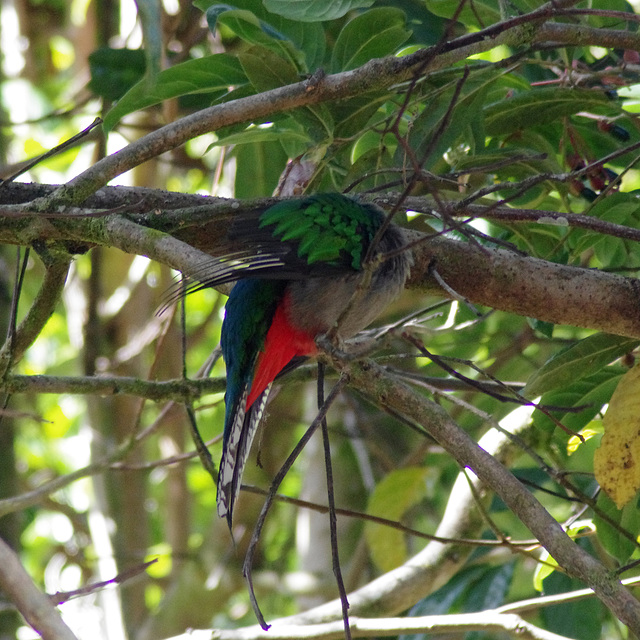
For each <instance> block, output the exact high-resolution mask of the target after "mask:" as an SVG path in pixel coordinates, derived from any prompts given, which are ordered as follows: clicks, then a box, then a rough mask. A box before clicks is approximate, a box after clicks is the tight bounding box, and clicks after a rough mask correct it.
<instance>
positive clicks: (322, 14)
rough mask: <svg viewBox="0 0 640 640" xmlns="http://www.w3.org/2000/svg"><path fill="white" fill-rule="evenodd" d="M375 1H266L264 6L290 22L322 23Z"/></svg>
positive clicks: (368, 5)
mask: <svg viewBox="0 0 640 640" xmlns="http://www.w3.org/2000/svg"><path fill="white" fill-rule="evenodd" d="M373 3H374V0H331V1H330V2H327V0H264V6H265V7H266V8H267V9H268V10H269V11H272V12H273V13H277V14H279V15H281V16H284V17H285V18H289V19H290V20H300V21H302V22H322V21H324V20H335V19H336V18H341V17H342V16H343V15H345V14H346V13H348V12H349V11H352V10H353V9H361V8H363V7H370V6H371V5H372V4H373Z"/></svg>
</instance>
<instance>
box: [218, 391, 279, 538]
mask: <svg viewBox="0 0 640 640" xmlns="http://www.w3.org/2000/svg"><path fill="white" fill-rule="evenodd" d="M270 390H271V385H268V386H267V388H266V389H265V390H264V391H263V392H262V393H261V394H260V396H258V398H257V399H256V401H255V402H254V403H253V404H252V405H251V407H250V408H249V410H248V411H246V409H245V407H246V404H247V397H248V395H249V389H248V387H247V388H245V390H244V392H243V394H242V397H241V398H240V402H239V403H238V409H237V411H236V413H235V415H234V417H233V424H232V426H231V431H230V432H229V440H228V442H227V445H226V447H225V448H224V450H223V452H222V460H221V461H220V471H219V472H218V515H219V516H220V517H221V518H226V519H227V522H228V524H229V528H231V524H232V520H233V508H234V505H235V502H236V499H237V498H238V494H239V493H240V485H241V484H242V472H243V471H244V466H245V464H246V462H247V458H248V456H249V451H250V449H251V443H252V442H253V438H254V437H255V435H256V431H257V429H258V426H259V425H260V421H261V420H262V416H263V415H264V409H265V407H266V406H267V399H268V398H269V391H270Z"/></svg>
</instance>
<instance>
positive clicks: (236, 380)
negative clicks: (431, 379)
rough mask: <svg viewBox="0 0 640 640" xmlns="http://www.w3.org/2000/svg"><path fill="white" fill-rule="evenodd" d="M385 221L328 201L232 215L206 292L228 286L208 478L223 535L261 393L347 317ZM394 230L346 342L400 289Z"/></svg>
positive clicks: (356, 306)
mask: <svg viewBox="0 0 640 640" xmlns="http://www.w3.org/2000/svg"><path fill="white" fill-rule="evenodd" d="M384 220H385V214H384V212H383V211H382V210H381V209H379V208H378V207H376V206H375V205H372V204H364V203H359V202H357V201H356V200H353V199H351V198H348V197H346V196H343V195H341V194H338V193H329V194H318V195H312V196H307V197H305V198H302V199H294V200H285V201H282V202H280V203H278V204H276V205H274V206H272V207H270V208H269V209H267V210H265V211H263V212H261V213H255V212H254V213H249V214H240V215H239V216H237V217H236V218H234V221H233V222H232V224H231V228H230V229H229V238H230V239H231V241H232V242H233V243H234V246H237V247H238V249H237V250H236V251H233V252H231V253H228V254H227V255H225V256H223V257H222V258H220V259H219V260H217V261H216V264H215V266H214V267H213V269H211V270H208V273H207V276H206V277H205V278H203V279H202V281H203V284H205V285H206V286H216V285H219V284H222V283H225V282H231V281H233V280H237V283H236V285H235V286H234V287H233V289H232V291H231V294H230V295H229V300H228V301H227V305H226V308H225V319H224V322H223V324H222V335H221V340H220V342H221V346H222V355H223V357H224V360H225V363H226V367H227V390H226V394H225V402H226V414H225V423H224V435H223V443H222V460H221V461H220V470H219V474H218V514H219V515H220V517H226V518H227V521H228V523H229V526H231V521H232V516H233V507H234V504H235V501H236V498H237V497H238V493H239V491H240V483H241V479H242V471H243V469H244V465H245V462H246V460H247V456H248V455H249V449H250V447H251V442H252V440H253V437H254V435H255V433H256V429H257V428H258V425H259V423H260V419H261V418H262V415H263V412H264V409H265V406H266V404H267V398H268V396H269V391H270V389H271V385H272V383H273V381H274V379H275V378H276V376H277V375H278V374H279V373H280V372H281V371H282V370H283V369H284V368H285V367H286V366H287V365H288V364H290V363H291V361H292V360H294V359H297V358H299V357H301V356H312V355H314V353H315V352H316V345H315V338H316V337H317V336H319V335H321V334H323V333H326V332H327V331H329V330H330V329H331V328H332V327H333V326H334V325H335V324H336V322H337V321H338V318H339V317H340V316H341V314H342V313H343V311H344V310H345V309H346V308H347V306H348V305H349V303H350V300H351V298H352V296H353V294H354V292H355V291H356V287H357V285H358V282H359V281H360V280H361V278H362V274H363V262H364V260H365V257H366V256H367V252H368V250H369V247H370V246H371V243H372V241H373V239H374V237H375V235H376V232H377V231H378V230H379V229H380V227H381V225H382V224H383V222H384ZM405 245H406V239H405V235H404V232H403V231H402V229H401V228H400V227H397V226H395V225H389V227H388V228H387V229H386V230H385V232H384V234H383V235H382V238H381V239H380V240H379V242H378V243H377V246H376V247H375V248H374V251H373V256H372V257H373V258H374V259H375V258H376V256H378V257H379V256H380V255H387V254H388V255H389V259H387V260H384V261H381V262H379V263H377V267H376V269H375V271H374V272H373V274H372V277H371V282H370V285H369V287H368V289H367V290H366V291H364V293H363V294H362V295H359V296H358V297H356V299H355V300H354V302H353V304H352V306H351V307H350V309H349V311H348V313H347V315H346V316H345V317H344V318H343V319H342V321H341V323H340V325H339V327H338V335H339V336H340V337H341V338H349V337H351V336H353V335H355V334H356V333H357V332H358V331H360V330H361V329H363V328H365V327H366V326H367V325H369V324H370V323H371V322H372V321H373V320H374V319H375V318H376V317H377V316H378V315H379V314H380V313H381V312H382V310H383V309H384V308H385V307H386V305H387V304H388V303H389V302H391V300H393V298H395V297H396V296H397V295H398V293H399V292H400V291H401V290H402V288H403V287H404V283H405V280H406V278H407V276H408V273H409V268H410V265H411V258H410V257H409V255H408V253H407V252H406V251H402V248H403V247H404V246H405Z"/></svg>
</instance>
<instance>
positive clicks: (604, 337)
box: [522, 333, 640, 398]
mask: <svg viewBox="0 0 640 640" xmlns="http://www.w3.org/2000/svg"><path fill="white" fill-rule="evenodd" d="M638 343H640V341H639V340H637V339H635V338H625V337H623V336H613V335H609V334H607V333H597V334H595V335H593V336H589V337H588V338H585V339H584V340H580V341H579V342H576V343H575V344H573V345H571V346H570V347H568V348H567V349H565V350H563V351H561V352H560V353H558V354H557V355H555V356H553V357H552V358H551V359H550V360H548V361H547V362H545V364H544V365H543V366H542V367H541V368H540V369H539V370H538V371H536V373H534V374H533V375H532V376H531V377H530V378H529V380H528V382H527V385H526V386H525V388H524V390H523V392H522V393H523V395H525V396H526V397H528V398H533V397H536V396H539V395H542V394H543V393H546V392H547V391H551V390H552V389H561V388H563V387H566V386H568V385H570V384H572V383H574V382H576V381H577V380H580V379H581V378H584V377H585V376H588V375H589V374H591V373H595V372H597V371H599V370H600V369H602V368H603V367H604V366H606V365H608V364H609V363H610V362H613V361H614V360H615V359H616V358H619V357H620V356H623V355H624V354H625V353H629V352H630V351H631V350H632V349H634V348H635V347H636V346H637V345H638Z"/></svg>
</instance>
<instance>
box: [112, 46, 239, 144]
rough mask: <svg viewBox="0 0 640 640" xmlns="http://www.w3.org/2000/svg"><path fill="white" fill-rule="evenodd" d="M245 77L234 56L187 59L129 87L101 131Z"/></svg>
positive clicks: (224, 54) (223, 55)
mask: <svg viewBox="0 0 640 640" xmlns="http://www.w3.org/2000/svg"><path fill="white" fill-rule="evenodd" d="M246 81H247V77H246V75H245V73H244V71H243V70H242V66H241V65H240V62H239V61H238V59H237V58H236V57H235V56H231V55H228V54H226V53H217V54H214V55H211V56H207V57H206V58H197V59H195V60H188V61H187V62H183V63H181V64H177V65H176V66H175V67H170V68H169V69H165V70H164V71H161V72H160V73H159V74H158V75H157V76H156V77H155V80H154V81H153V82H152V83H150V82H148V81H147V80H146V79H145V80H142V81H140V82H138V83H137V84H136V85H135V86H133V87H132V88H131V89H130V90H129V91H127V93H126V94H125V95H124V96H123V97H122V99H121V100H120V101H119V102H118V103H117V104H116V106H115V107H114V108H113V109H111V111H109V113H107V115H106V117H105V119H104V125H103V126H104V129H105V131H110V130H111V129H113V127H114V125H115V124H116V122H118V121H119V120H120V119H121V118H122V117H123V116H125V115H127V114H128V113H133V112H134V111H139V110H140V109H146V108H147V107H150V106H152V105H154V104H158V103H160V102H162V101H163V100H169V99H171V98H177V97H179V96H183V95H187V94H191V93H208V92H214V91H219V90H225V89H228V87H229V86H231V85H239V84H244V83H246Z"/></svg>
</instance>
